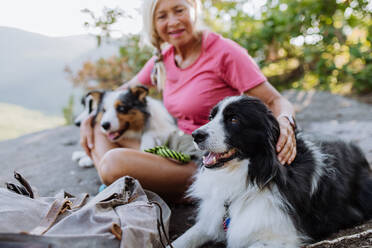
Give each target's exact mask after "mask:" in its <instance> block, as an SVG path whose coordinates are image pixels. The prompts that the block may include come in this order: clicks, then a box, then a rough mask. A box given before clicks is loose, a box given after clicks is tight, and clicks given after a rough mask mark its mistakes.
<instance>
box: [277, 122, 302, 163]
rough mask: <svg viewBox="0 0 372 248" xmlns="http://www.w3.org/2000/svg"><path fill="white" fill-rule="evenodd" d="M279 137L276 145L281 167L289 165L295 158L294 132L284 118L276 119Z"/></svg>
mask: <svg viewBox="0 0 372 248" xmlns="http://www.w3.org/2000/svg"><path fill="white" fill-rule="evenodd" d="M278 122H279V127H280V136H279V140H278V143H277V145H276V151H277V153H278V159H279V161H280V163H281V164H282V165H284V164H288V165H290V164H291V163H292V162H293V160H294V159H295V157H296V154H297V147H296V138H295V130H294V127H293V126H292V125H291V123H290V121H289V119H288V118H287V117H286V116H279V117H278Z"/></svg>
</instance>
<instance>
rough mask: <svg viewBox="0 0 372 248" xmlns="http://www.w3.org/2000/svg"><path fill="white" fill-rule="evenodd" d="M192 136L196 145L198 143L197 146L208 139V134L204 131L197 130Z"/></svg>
mask: <svg viewBox="0 0 372 248" xmlns="http://www.w3.org/2000/svg"><path fill="white" fill-rule="evenodd" d="M191 135H192V137H193V138H194V141H195V143H197V144H199V143H201V142H203V141H204V140H205V139H206V138H207V137H208V133H206V132H204V131H202V130H196V131H194V132H192V134H191Z"/></svg>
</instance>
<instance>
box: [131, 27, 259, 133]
mask: <svg viewBox="0 0 372 248" xmlns="http://www.w3.org/2000/svg"><path fill="white" fill-rule="evenodd" d="M163 58H164V60H163V61H164V65H165V69H166V73H167V79H166V83H165V89H164V91H163V101H164V106H165V107H166V108H167V110H168V111H169V113H170V114H171V115H172V116H174V117H175V118H176V119H177V123H178V127H179V128H180V129H181V130H182V131H184V132H185V133H188V134H191V133H192V132H193V131H194V130H195V129H197V128H198V127H200V126H202V125H204V124H205V123H207V122H208V116H209V112H210V110H211V109H212V107H213V106H214V105H216V104H217V103H218V102H219V101H221V100H222V99H224V98H225V97H227V96H236V95H240V94H242V93H243V92H245V91H247V90H249V89H252V88H253V87H255V86H257V85H259V84H260V83H262V82H264V81H266V78H265V76H264V75H263V74H262V73H261V71H260V69H259V68H258V66H257V65H256V63H255V62H254V61H253V59H252V58H251V57H250V56H249V54H248V53H247V51H246V50H245V49H244V48H242V47H241V46H239V45H238V44H237V43H235V42H233V41H232V40H229V39H226V38H223V37H222V36H221V35H219V34H216V33H213V32H207V31H206V32H204V33H203V39H202V51H201V54H200V56H199V58H198V59H197V60H196V61H195V62H194V63H193V64H192V65H190V66H188V67H187V68H184V69H181V68H178V67H177V65H176V64H175V60H174V48H173V47H172V46H170V47H169V48H168V49H166V50H165V51H163ZM154 59H155V58H151V59H150V60H149V61H148V62H147V63H146V65H145V66H144V68H143V69H142V70H141V71H140V72H139V74H138V80H139V82H141V83H142V84H144V85H148V86H151V85H152V84H151V79H150V75H151V70H152V68H153V66H154Z"/></svg>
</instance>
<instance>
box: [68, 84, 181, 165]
mask: <svg viewBox="0 0 372 248" xmlns="http://www.w3.org/2000/svg"><path fill="white" fill-rule="evenodd" d="M147 95H148V89H147V88H146V87H144V86H136V87H132V88H129V89H127V90H124V91H92V92H90V93H88V94H87V95H86V96H85V100H84V102H85V109H84V111H83V113H82V114H81V115H79V116H78V117H77V119H76V121H75V123H76V125H78V124H80V122H81V120H82V119H84V118H86V116H87V115H89V114H93V115H94V116H95V118H94V121H93V123H94V125H95V124H99V125H100V127H101V130H102V132H103V133H104V134H106V135H107V138H108V139H109V140H110V141H112V142H120V141H121V140H122V139H125V138H127V139H128V138H131V139H133V138H134V139H139V140H140V141H141V146H140V150H142V151H143V150H145V149H148V148H152V147H154V146H158V145H163V144H165V143H166V141H167V140H168V138H169V135H170V134H171V133H173V132H175V131H176V130H177V126H176V123H175V121H174V119H173V117H172V116H171V115H170V114H169V113H168V112H167V110H166V109H165V107H164V106H163V104H162V103H161V102H160V101H159V100H156V99H154V98H151V97H148V96H147ZM85 156H86V155H85ZM83 158H84V157H80V158H79V156H78V154H77V153H76V154H75V153H74V154H73V160H75V161H78V162H79V165H80V166H84V164H85V160H81V159H83ZM80 161H82V163H81V164H80ZM91 164H92V163H91Z"/></svg>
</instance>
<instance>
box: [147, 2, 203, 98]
mask: <svg viewBox="0 0 372 248" xmlns="http://www.w3.org/2000/svg"><path fill="white" fill-rule="evenodd" d="M186 1H187V2H189V3H190V4H191V6H192V8H191V9H190V12H191V13H190V14H191V17H192V18H194V27H195V31H197V32H200V31H201V27H202V24H201V23H202V22H201V20H202V18H201V16H200V15H201V4H200V1H199V0H186ZM158 2H159V0H143V4H142V18H143V32H142V41H143V42H144V43H147V44H149V45H150V46H152V47H154V48H155V52H154V55H155V56H156V59H155V64H154V68H153V70H152V72H151V81H152V83H153V84H156V86H157V88H158V90H159V91H162V90H163V89H164V86H165V80H166V77H167V73H166V70H165V66H164V63H163V55H162V47H163V46H164V45H165V43H166V42H165V41H163V40H162V39H161V38H160V36H159V35H158V33H157V32H156V29H155V22H154V19H155V18H154V15H155V9H156V5H157V3H158Z"/></svg>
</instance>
